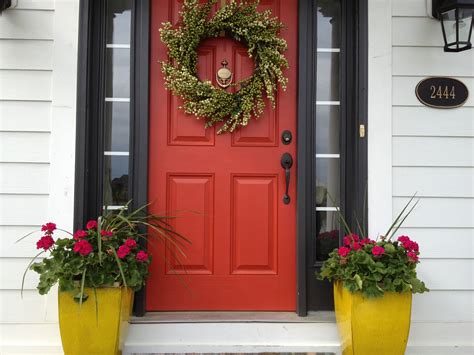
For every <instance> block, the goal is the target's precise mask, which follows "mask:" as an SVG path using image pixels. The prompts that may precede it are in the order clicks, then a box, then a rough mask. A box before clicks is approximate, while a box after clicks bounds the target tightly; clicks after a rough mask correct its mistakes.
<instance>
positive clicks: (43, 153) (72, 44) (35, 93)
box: [0, 0, 79, 353]
mask: <svg viewBox="0 0 474 355" xmlns="http://www.w3.org/2000/svg"><path fill="white" fill-rule="evenodd" d="M78 3H79V1H76V0H62V1H54V0H18V5H17V6H16V8H14V9H9V10H7V11H5V12H4V13H3V14H2V15H1V16H0V306H1V309H0V333H1V334H2V335H1V336H0V345H1V350H0V352H1V353H3V352H4V351H5V353H7V352H8V349H10V348H15V347H17V346H26V347H28V346H29V345H28V344H31V345H30V346H31V347H32V349H33V348H34V347H35V346H39V345H41V346H46V348H44V349H47V347H48V346H50V347H52V348H54V349H58V344H59V338H58V337H57V331H56V328H57V326H56V323H57V301H56V297H57V295H56V293H55V292H54V291H53V292H52V294H50V295H48V296H40V295H38V294H37V292H36V283H37V281H38V278H37V276H36V275H35V274H34V273H29V274H28V275H27V278H26V282H25V290H24V293H23V298H21V296H20V287H21V277H22V274H23V271H24V270H25V268H26V266H27V265H28V262H29V260H30V258H31V257H32V256H33V255H35V254H36V253H37V250H36V245H35V242H36V239H37V236H35V237H33V238H29V239H26V240H24V241H22V242H20V243H16V244H15V240H16V239H17V238H18V237H20V236H22V235H25V234H26V233H28V232H30V231H32V230H34V229H38V228H39V226H40V225H41V224H42V223H44V222H48V221H50V220H52V221H54V222H56V223H57V224H58V225H60V226H61V227H63V228H65V229H70V228H71V227H72V211H73V197H74V196H73V191H74V145H75V111H76V77H77V73H76V67H77V38H78V37H77V36H78V31H77V30H78V6H79V4H78ZM25 327H26V328H25ZM28 327H30V328H28ZM34 334H37V335H38V336H35V335H34ZM59 349H60V348H59Z"/></svg>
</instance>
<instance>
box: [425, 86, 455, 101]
mask: <svg viewBox="0 0 474 355" xmlns="http://www.w3.org/2000/svg"><path fill="white" fill-rule="evenodd" d="M430 89H431V98H432V99H452V100H454V99H455V98H456V93H455V90H454V86H451V88H449V87H448V86H447V85H445V86H444V87H443V86H441V85H438V86H435V85H431V86H430Z"/></svg>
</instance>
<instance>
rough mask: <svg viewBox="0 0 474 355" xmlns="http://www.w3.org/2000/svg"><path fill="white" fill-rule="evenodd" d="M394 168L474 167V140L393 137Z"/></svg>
mask: <svg viewBox="0 0 474 355" xmlns="http://www.w3.org/2000/svg"><path fill="white" fill-rule="evenodd" d="M392 144H393V148H394V149H393V165H394V166H453V167H456V166H463V167H473V166H474V155H473V152H474V138H454V137H393V139H392Z"/></svg>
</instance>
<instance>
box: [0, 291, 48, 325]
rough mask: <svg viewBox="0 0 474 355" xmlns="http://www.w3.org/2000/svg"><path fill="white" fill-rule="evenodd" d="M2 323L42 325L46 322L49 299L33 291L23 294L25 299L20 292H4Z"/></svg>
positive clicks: (1, 299) (2, 294)
mask: <svg viewBox="0 0 474 355" xmlns="http://www.w3.org/2000/svg"><path fill="white" fill-rule="evenodd" d="M0 301H1V310H2V312H1V314H0V322H1V323H18V322H19V321H21V322H24V323H41V322H44V321H45V312H46V303H47V297H45V296H41V295H39V294H38V292H36V291H33V290H26V291H24V292H23V297H21V295H20V291H18V290H2V291H1V293H0Z"/></svg>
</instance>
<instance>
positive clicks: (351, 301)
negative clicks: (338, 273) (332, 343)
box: [334, 282, 412, 355]
mask: <svg viewBox="0 0 474 355" xmlns="http://www.w3.org/2000/svg"><path fill="white" fill-rule="evenodd" d="M411 296H412V294H411V292H404V293H397V292H386V293H385V295H384V296H383V297H381V298H375V299H367V298H365V297H363V296H362V294H361V293H360V292H357V293H350V292H349V291H348V290H347V289H345V288H344V287H343V286H342V282H335V283H334V306H335V310H336V321H337V326H338V329H339V335H340V337H341V349H342V353H343V355H382V354H383V355H403V354H404V353H405V349H406V346H407V341H408V333H409V331H410V317H411Z"/></svg>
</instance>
